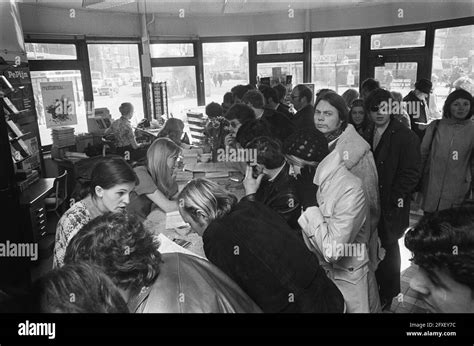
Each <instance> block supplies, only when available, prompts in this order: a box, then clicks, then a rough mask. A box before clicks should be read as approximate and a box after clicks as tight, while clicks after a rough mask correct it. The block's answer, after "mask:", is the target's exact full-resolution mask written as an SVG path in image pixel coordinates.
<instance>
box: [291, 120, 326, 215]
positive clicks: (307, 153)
mask: <svg viewBox="0 0 474 346" xmlns="http://www.w3.org/2000/svg"><path fill="white" fill-rule="evenodd" d="M283 153H284V154H285V157H286V161H287V162H288V163H289V164H290V174H292V175H293V176H295V178H296V185H295V186H296V193H297V196H298V199H299V200H300V202H301V204H302V206H303V209H304V210H305V209H306V208H308V207H311V206H314V205H317V202H316V192H317V186H316V185H314V184H313V177H314V173H315V172H316V167H317V166H318V164H319V162H321V161H322V160H323V159H324V158H325V157H326V156H327V155H328V154H329V149H328V143H327V140H326V137H324V135H323V134H322V133H321V132H319V131H318V130H316V129H302V130H298V131H296V132H294V133H293V134H292V135H290V136H289V137H288V138H287V139H286V140H285V142H283Z"/></svg>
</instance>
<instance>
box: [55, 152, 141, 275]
mask: <svg viewBox="0 0 474 346" xmlns="http://www.w3.org/2000/svg"><path fill="white" fill-rule="evenodd" d="M137 182H138V179H137V176H136V174H135V172H134V171H133V169H132V167H130V165H129V164H128V163H127V162H126V161H125V160H124V159H122V158H121V157H105V158H103V159H101V160H100V161H98V162H97V163H96V164H95V166H94V168H93V170H92V175H91V180H90V182H89V184H88V185H89V193H88V194H87V196H86V197H84V198H83V199H81V200H80V201H78V202H76V203H74V204H73V205H72V206H71V207H70V208H69V209H68V210H67V211H66V212H65V213H64V215H63V216H62V217H61V219H59V222H58V225H57V227H56V242H55V245H54V259H53V267H60V266H62V264H63V258H64V252H65V251H66V247H67V244H68V243H69V240H70V239H71V238H72V237H73V236H74V235H75V234H76V233H77V232H78V231H79V230H80V229H81V228H82V227H83V226H84V225H85V224H87V223H88V222H89V221H90V220H92V219H94V218H96V217H97V216H99V215H102V214H104V213H106V212H109V211H112V212H116V211H119V210H123V209H125V207H126V206H127V205H128V203H129V202H130V197H129V195H130V192H131V191H132V190H133V188H134V187H135V184H137Z"/></svg>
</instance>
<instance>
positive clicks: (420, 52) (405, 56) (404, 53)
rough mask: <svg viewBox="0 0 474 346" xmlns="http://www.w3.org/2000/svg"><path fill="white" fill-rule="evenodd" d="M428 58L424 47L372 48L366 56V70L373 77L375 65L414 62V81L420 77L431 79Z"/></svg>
mask: <svg viewBox="0 0 474 346" xmlns="http://www.w3.org/2000/svg"><path fill="white" fill-rule="evenodd" d="M428 60H429V59H428V58H427V55H426V51H425V48H412V49H406V48H405V49H383V50H373V51H371V52H370V54H369V56H368V64H367V72H368V75H369V77H370V78H374V76H375V67H378V66H384V65H385V64H386V63H397V62H399V63H404V62H416V63H417V64H418V65H417V71H416V81H418V80H420V79H421V78H426V79H429V80H431V78H430V72H431V62H429V61H428ZM416 81H414V82H416Z"/></svg>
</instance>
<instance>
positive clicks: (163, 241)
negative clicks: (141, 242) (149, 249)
mask: <svg viewBox="0 0 474 346" xmlns="http://www.w3.org/2000/svg"><path fill="white" fill-rule="evenodd" d="M156 238H157V239H158V241H159V242H160V246H159V247H158V251H160V253H173V252H181V253H184V254H187V255H192V256H197V257H200V258H202V259H205V260H207V258H205V257H203V256H200V255H198V254H196V253H194V252H192V251H189V250H187V249H185V248H184V247H182V246H179V245H178V244H176V243H175V242H174V241H172V240H171V239H169V238H168V237H166V236H165V235H163V234H161V233H160V234H159V235H157V236H156Z"/></svg>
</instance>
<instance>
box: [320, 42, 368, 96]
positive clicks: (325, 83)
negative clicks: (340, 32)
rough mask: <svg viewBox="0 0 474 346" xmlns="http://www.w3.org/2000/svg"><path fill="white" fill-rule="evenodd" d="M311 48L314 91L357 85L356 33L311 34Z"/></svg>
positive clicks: (358, 57)
mask: <svg viewBox="0 0 474 346" xmlns="http://www.w3.org/2000/svg"><path fill="white" fill-rule="evenodd" d="M311 52H312V58H311V76H312V83H313V84H314V88H315V91H317V90H319V89H323V88H324V89H325V88H329V89H333V90H335V91H336V92H338V93H339V94H342V93H343V92H344V91H346V90H347V89H351V88H354V89H359V66H360V36H346V37H321V38H313V39H312V41H311Z"/></svg>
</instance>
